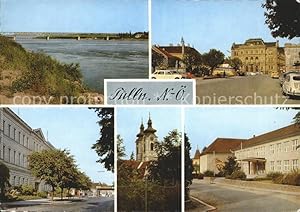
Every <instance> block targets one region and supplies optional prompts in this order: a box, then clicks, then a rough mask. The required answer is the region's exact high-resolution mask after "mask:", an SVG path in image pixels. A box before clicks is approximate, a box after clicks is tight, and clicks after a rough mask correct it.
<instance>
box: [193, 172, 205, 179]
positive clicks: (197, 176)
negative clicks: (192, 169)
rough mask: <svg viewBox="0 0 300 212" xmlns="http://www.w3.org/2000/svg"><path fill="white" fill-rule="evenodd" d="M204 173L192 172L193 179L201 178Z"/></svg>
mask: <svg viewBox="0 0 300 212" xmlns="http://www.w3.org/2000/svg"><path fill="white" fill-rule="evenodd" d="M203 177H204V175H203V174H202V173H199V174H193V179H203Z"/></svg>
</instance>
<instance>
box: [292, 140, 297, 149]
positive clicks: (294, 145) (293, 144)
mask: <svg viewBox="0 0 300 212" xmlns="http://www.w3.org/2000/svg"><path fill="white" fill-rule="evenodd" d="M297 146H298V139H295V140H292V151H296V150H297V149H296V148H297Z"/></svg>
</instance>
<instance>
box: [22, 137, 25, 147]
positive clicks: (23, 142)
mask: <svg viewBox="0 0 300 212" xmlns="http://www.w3.org/2000/svg"><path fill="white" fill-rule="evenodd" d="M22 144H23V145H25V135H23V141H22Z"/></svg>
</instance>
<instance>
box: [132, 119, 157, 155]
mask: <svg viewBox="0 0 300 212" xmlns="http://www.w3.org/2000/svg"><path fill="white" fill-rule="evenodd" d="M147 125H148V126H147V129H145V130H144V125H143V123H141V126H140V132H139V133H138V134H137V139H136V160H137V161H151V160H156V159H157V154H156V152H155V150H154V147H155V144H156V143H157V142H158V140H157V136H156V135H155V133H156V129H154V128H153V127H152V120H151V116H150V114H149V119H148V122H147Z"/></svg>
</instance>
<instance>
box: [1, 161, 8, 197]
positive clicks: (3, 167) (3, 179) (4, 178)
mask: <svg viewBox="0 0 300 212" xmlns="http://www.w3.org/2000/svg"><path fill="white" fill-rule="evenodd" d="M9 177H10V174H9V169H8V168H7V166H6V165H5V164H3V163H0V200H3V199H4V197H5V188H6V187H8V186H10V183H9Z"/></svg>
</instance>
